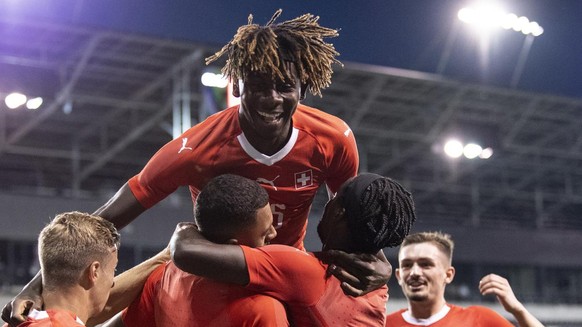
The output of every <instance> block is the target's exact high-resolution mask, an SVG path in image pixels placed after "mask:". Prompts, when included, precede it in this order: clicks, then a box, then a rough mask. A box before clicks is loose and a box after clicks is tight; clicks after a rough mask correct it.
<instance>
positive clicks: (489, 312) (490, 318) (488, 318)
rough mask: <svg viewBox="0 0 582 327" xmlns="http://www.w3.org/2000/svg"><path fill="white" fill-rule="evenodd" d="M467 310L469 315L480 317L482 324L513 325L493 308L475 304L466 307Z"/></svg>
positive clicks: (510, 326)
mask: <svg viewBox="0 0 582 327" xmlns="http://www.w3.org/2000/svg"><path fill="white" fill-rule="evenodd" d="M465 311H466V312H467V313H468V314H469V315H471V316H473V317H475V319H478V321H479V322H481V323H482V324H481V326H496V327H497V326H499V327H503V326H506V327H513V324H511V323H510V322H509V321H508V320H507V319H505V318H504V317H503V316H502V315H500V314H499V313H497V312H496V311H494V310H493V309H490V308H487V307H484V306H480V305H474V306H469V307H467V308H465Z"/></svg>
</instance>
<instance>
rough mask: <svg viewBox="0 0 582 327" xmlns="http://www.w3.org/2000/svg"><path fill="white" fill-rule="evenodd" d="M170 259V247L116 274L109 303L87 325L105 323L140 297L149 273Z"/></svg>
mask: <svg viewBox="0 0 582 327" xmlns="http://www.w3.org/2000/svg"><path fill="white" fill-rule="evenodd" d="M169 260H170V249H169V247H166V248H165V249H164V250H162V251H161V252H159V253H158V254H156V255H155V256H153V257H151V258H150V259H148V260H146V261H144V262H142V263H140V264H139V265H137V266H135V267H133V268H131V269H129V270H127V271H124V272H123V273H121V274H120V275H117V276H115V279H114V286H113V288H112V289H111V293H110V294H109V298H108V299H107V304H105V308H104V309H103V311H101V313H99V314H98V315H97V316H94V317H90V318H89V320H88V321H87V326H95V325H97V324H100V323H103V322H104V321H106V320H107V319H109V318H111V317H112V316H114V315H115V314H117V313H118V312H120V311H121V310H123V309H125V308H127V307H128V306H129V305H130V304H131V303H132V301H133V300H134V299H135V298H137V297H138V295H139V294H140V292H141V291H142V289H143V286H144V284H145V281H146V280H147V278H148V277H149V275H150V274H151V273H152V272H153V271H154V270H155V269H156V268H157V267H159V266H160V265H162V264H164V263H165V262H167V261H169Z"/></svg>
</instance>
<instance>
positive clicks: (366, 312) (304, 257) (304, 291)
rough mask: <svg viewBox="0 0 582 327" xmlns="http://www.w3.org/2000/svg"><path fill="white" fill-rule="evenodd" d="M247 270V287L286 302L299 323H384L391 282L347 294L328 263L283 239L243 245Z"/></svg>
mask: <svg viewBox="0 0 582 327" xmlns="http://www.w3.org/2000/svg"><path fill="white" fill-rule="evenodd" d="M242 249H243V251H244V255H245V260H246V262H247V268H248V272H249V277H250V282H249V285H248V286H247V289H248V290H251V291H255V292H259V293H262V294H265V295H269V296H272V297H274V298H276V299H279V300H280V301H282V302H284V303H285V304H287V307H288V309H289V315H290V319H289V320H290V321H292V323H293V324H294V325H296V326H342V327H347V326H354V327H362V326H384V319H385V315H386V302H387V301H388V288H387V287H386V286H384V287H382V288H380V289H378V290H376V291H372V292H370V293H368V294H366V295H363V296H359V297H352V296H347V295H345V294H344V293H343V291H342V290H341V287H340V282H339V281H338V279H337V278H334V277H330V278H327V277H326V276H325V271H326V269H327V265H326V264H324V263H322V262H321V261H319V260H318V259H317V258H316V257H315V256H314V255H313V253H307V252H304V251H300V250H298V249H295V248H292V247H289V246H284V245H267V246H263V247H260V248H249V247H246V246H242Z"/></svg>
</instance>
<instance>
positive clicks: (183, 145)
mask: <svg viewBox="0 0 582 327" xmlns="http://www.w3.org/2000/svg"><path fill="white" fill-rule="evenodd" d="M187 142H188V138H187V137H183V138H182V147H181V148H180V151H178V153H181V152H182V151H183V150H190V151H192V148H191V147H189V146H186V143H187Z"/></svg>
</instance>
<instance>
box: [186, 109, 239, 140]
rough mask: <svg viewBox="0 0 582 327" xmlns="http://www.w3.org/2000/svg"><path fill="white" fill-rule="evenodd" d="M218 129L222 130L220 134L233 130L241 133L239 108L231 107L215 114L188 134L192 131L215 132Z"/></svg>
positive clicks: (195, 126) (191, 129)
mask: <svg viewBox="0 0 582 327" xmlns="http://www.w3.org/2000/svg"><path fill="white" fill-rule="evenodd" d="M216 128H220V130H219V131H220V132H224V130H225V129H226V130H229V129H233V130H234V132H238V133H240V127H239V123H238V106H234V107H230V108H227V109H224V110H222V111H219V112H217V113H215V114H212V115H210V116H208V117H206V119H204V120H203V121H201V122H200V123H198V124H196V125H194V126H192V127H191V128H190V129H189V130H188V131H186V134H188V132H191V131H196V132H198V133H199V132H200V131H204V130H207V131H209V132H212V131H215V129H216Z"/></svg>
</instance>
